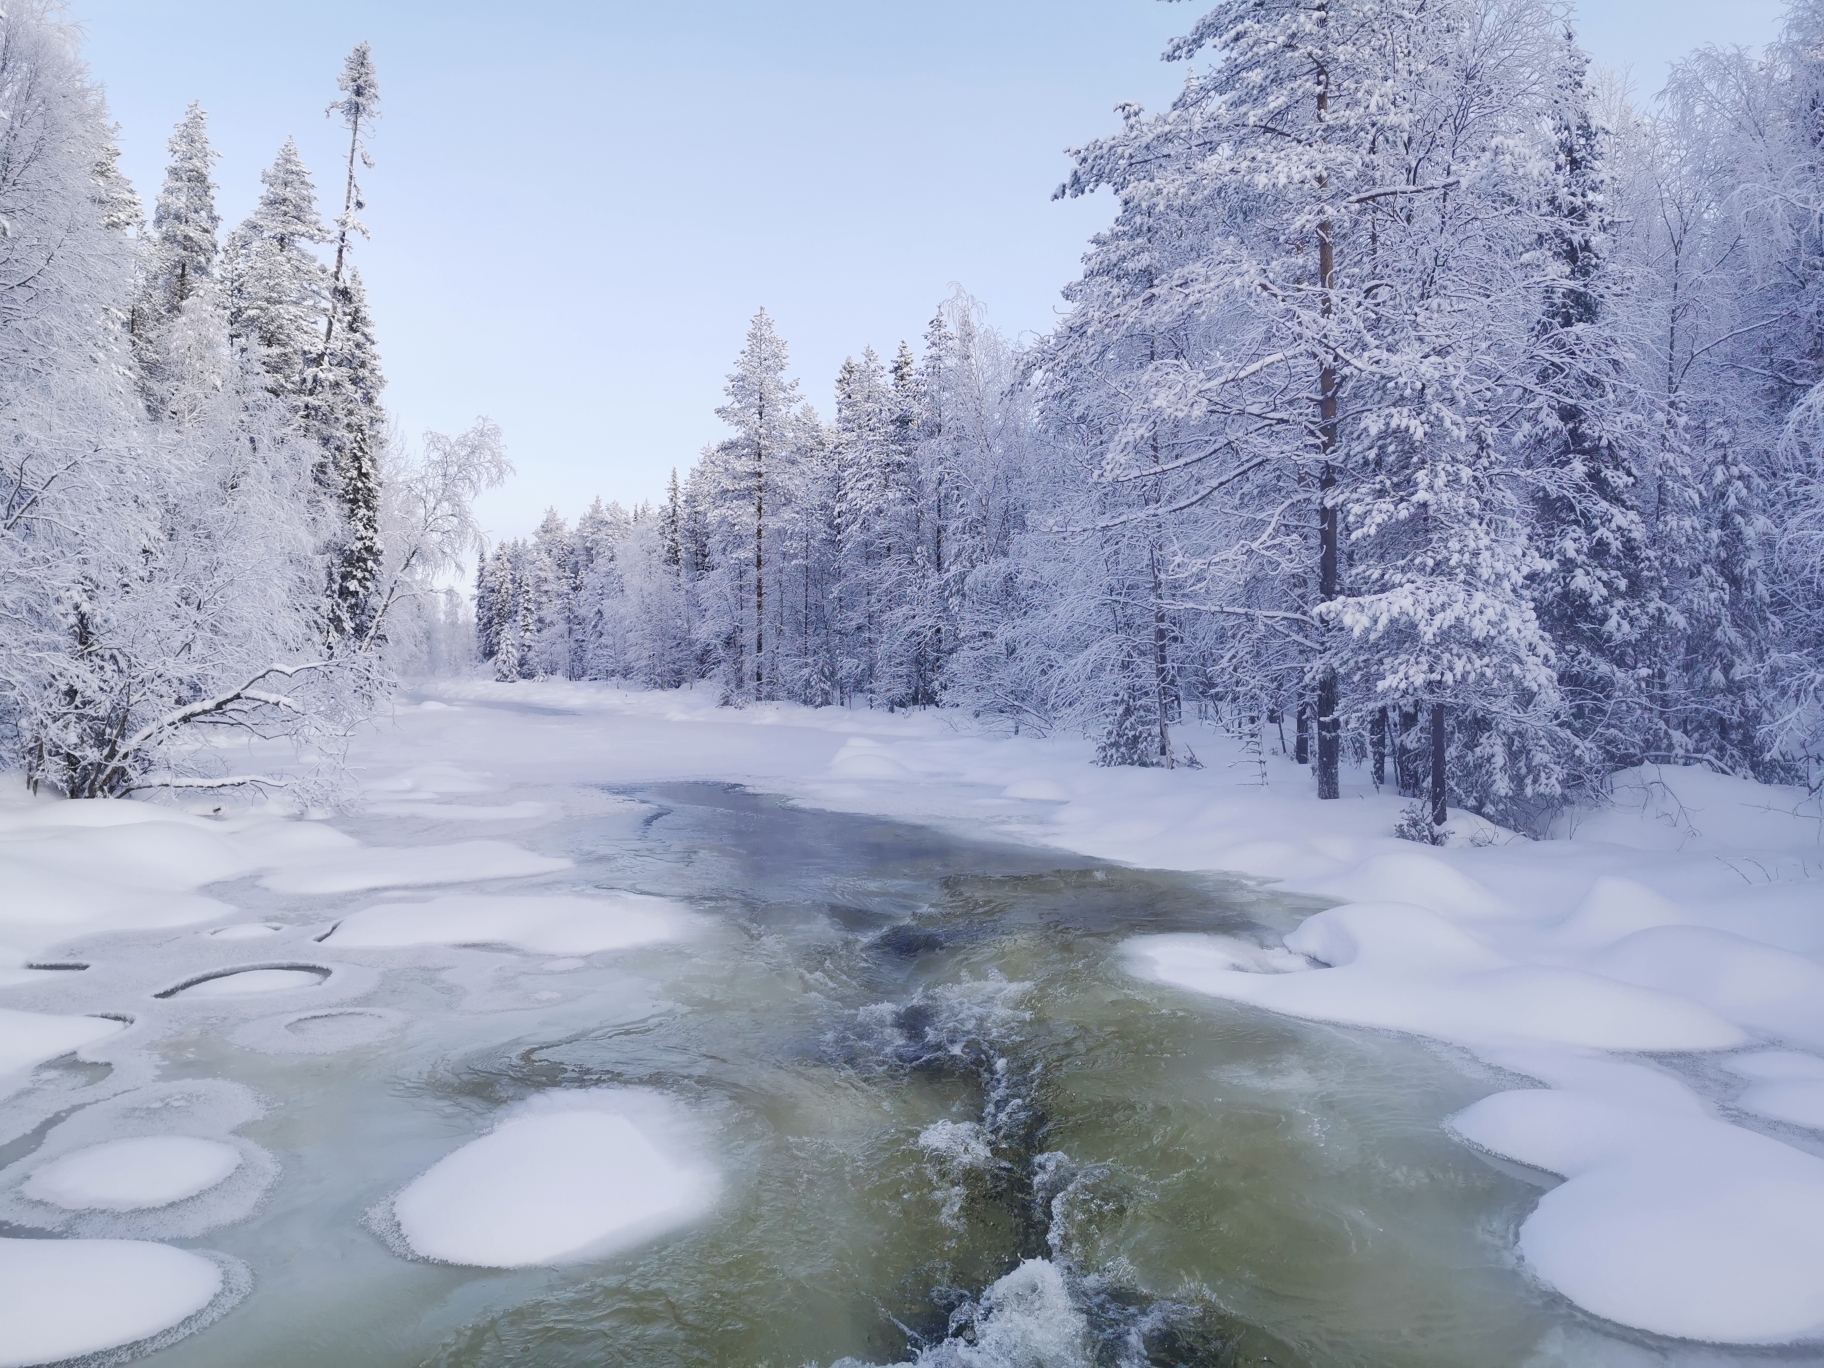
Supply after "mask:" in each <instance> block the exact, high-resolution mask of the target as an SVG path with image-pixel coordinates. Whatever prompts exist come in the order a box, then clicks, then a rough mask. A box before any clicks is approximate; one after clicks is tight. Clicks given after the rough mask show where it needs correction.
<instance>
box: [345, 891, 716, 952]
mask: <svg viewBox="0 0 1824 1368" xmlns="http://www.w3.org/2000/svg"><path fill="white" fill-rule="evenodd" d="M686 926H687V914H686V913H685V911H684V908H683V906H682V905H681V904H679V903H676V902H674V901H672V900H671V899H670V898H654V897H647V896H644V895H642V894H638V893H614V894H609V895H607V896H597V897H587V898H579V897H565V896H558V895H553V896H551V897H490V896H488V895H486V894H453V895H451V896H449V897H444V898H433V899H431V900H430V901H429V902H418V903H383V904H381V905H380V906H378V907H369V908H367V909H365V910H364V911H360V912H355V913H352V914H351V915H349V916H347V917H344V918H343V919H342V921H341V923H340V925H338V926H337V927H336V929H335V930H334V931H333V932H332V933H331V934H330V935H329V936H327V937H325V940H326V941H327V942H329V943H331V944H334V945H336V946H337V947H343V946H349V947H356V948H363V949H365V948H382V947H386V948H391V947H396V946H409V945H511V946H513V947H515V948H517V949H520V950H525V951H529V952H531V953H533V954H542V955H588V954H593V953H595V952H596V951H599V950H622V949H626V948H628V947H629V946H635V945H648V944H651V943H653V942H656V941H668V940H677V939H679V938H680V937H682V936H683V935H684V933H685V929H686Z"/></svg>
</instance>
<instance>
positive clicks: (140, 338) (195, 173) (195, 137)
mask: <svg viewBox="0 0 1824 1368" xmlns="http://www.w3.org/2000/svg"><path fill="white" fill-rule="evenodd" d="M167 146H168V148H169V150H170V153H171V162H170V164H169V166H167V168H166V170H165V183H164V187H163V188H162V189H161V190H160V191H159V195H158V201H157V203H156V205H155V206H154V208H153V211H152V239H151V241H150V243H148V244H147V245H146V247H145V249H144V252H143V256H142V260H143V262H144V266H143V270H144V277H145V278H144V281H143V283H142V286H141V289H140V292H139V297H138V299H137V301H136V302H135V304H134V308H133V314H132V322H131V325H130V332H131V334H132V342H133V354H134V359H135V361H136V362H137V363H138V366H139V371H140V383H141V386H142V388H143V389H144V390H145V394H146V401H147V404H148V406H149V407H150V408H151V410H152V411H153V412H154V413H155V414H156V413H159V412H160V411H162V410H163V408H164V407H165V403H166V400H165V398H164V395H163V393H162V391H164V390H166V389H168V388H169V387H170V385H171V384H172V383H174V382H173V381H172V380H171V378H170V377H168V376H166V375H165V374H164V373H163V372H164V369H165V367H164V352H165V350H166V348H167V346H168V343H169V339H168V337H167V335H166V333H167V329H168V328H169V327H170V325H171V323H172V321H173V320H174V319H175V318H176V317H177V316H178V315H179V314H180V313H181V312H182V311H183V308H184V304H185V302H186V301H187V300H189V299H190V298H191V297H192V296H193V295H195V294H196V293H198V292H199V291H201V290H204V289H206V288H208V287H209V286H210V285H212V284H213V282H214V277H215V265H216V258H217V256H218V255H219V250H220V249H219V246H218V244H217V242H216V230H217V229H218V228H220V227H221V221H222V220H221V215H220V214H218V213H217V212H216V208H215V182H214V180H213V178H212V170H211V168H212V167H213V165H214V162H215V160H216V156H217V153H216V151H215V149H214V148H212V147H211V146H210V145H209V127H208V116H207V115H205V114H204V113H203V108H202V106H201V105H200V104H192V105H191V106H190V108H189V111H188V112H187V113H186V114H185V115H184V118H183V121H182V122H180V123H179V124H178V126H177V128H176V130H175V131H173V133H172V134H171V139H170V142H169V143H168V144H167Z"/></svg>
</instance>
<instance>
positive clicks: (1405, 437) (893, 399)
mask: <svg viewBox="0 0 1824 1368" xmlns="http://www.w3.org/2000/svg"><path fill="white" fill-rule="evenodd" d="M1165 56H1166V59H1167V60H1169V61H1174V62H1179V63H1182V64H1184V66H1185V68H1186V75H1185V83H1184V87H1183V92H1182V94H1180V95H1179V96H1178V98H1177V99H1176V100H1175V101H1174V102H1173V103H1172V105H1171V107H1170V108H1169V109H1166V110H1164V111H1163V112H1160V113H1147V112H1144V111H1142V110H1141V109H1139V108H1138V107H1135V106H1126V107H1124V108H1123V110H1122V116H1123V124H1122V127H1121V129H1120V131H1119V132H1117V133H1115V134H1113V135H1111V136H1109V137H1106V138H1102V139H1100V140H1098V141H1096V142H1093V143H1090V144H1089V145H1087V146H1085V147H1082V148H1080V149H1078V150H1076V151H1075V152H1074V154H1073V156H1074V160H1075V170H1074V171H1073V172H1072V174H1071V176H1070V179H1069V181H1068V182H1067V183H1066V184H1065V185H1064V186H1062V187H1060V189H1059V192H1058V193H1059V194H1060V195H1083V194H1088V193H1091V192H1093V191H1096V190H1099V189H1103V188H1106V189H1108V190H1110V191H1112V193H1113V197H1114V200H1115V203H1116V204H1117V205H1118V212H1117V214H1116V215H1115V218H1114V221H1113V223H1112V225H1111V226H1110V227H1109V228H1108V229H1107V230H1106V231H1105V232H1103V233H1101V234H1099V235H1098V236H1097V237H1096V238H1095V239H1094V240H1093V242H1092V243H1091V245H1090V249H1089V251H1088V253H1087V255H1086V256H1085V258H1084V266H1083V273H1082V275H1081V276H1080V277H1079V278H1078V279H1077V280H1076V281H1074V282H1072V283H1071V284H1070V285H1069V286H1068V287H1067V288H1066V289H1065V297H1066V299H1067V300H1068V301H1069V304H1070V309H1069V312H1068V315H1067V316H1066V317H1065V318H1064V319H1063V321H1062V322H1061V323H1060V324H1059V326H1058V327H1057V328H1056V330H1055V331H1054V332H1053V333H1052V334H1051V335H1050V336H1048V337H1046V338H1044V339H1043V340H1041V341H1039V342H1037V343H1036V344H1034V345H1032V346H1031V347H1029V348H1025V349H1018V348H1014V347H1012V346H1010V345H1009V344H1008V342H1007V341H1005V340H1004V339H1003V338H1001V337H1000V336H998V335H997V334H995V333H994V332H993V331H992V330H991V329H990V328H989V327H987V326H986V324H985V322H984V319H983V316H982V313H981V311H980V309H979V308H978V307H977V305H976V304H975V303H974V302H973V301H971V300H969V299H968V298H965V297H962V296H960V295H959V296H958V297H956V298H953V299H951V300H949V301H948V302H946V303H945V304H944V305H943V306H942V308H941V309H940V310H939V311H938V314H937V317H936V319H935V320H934V321H933V322H932V323H931V325H930V327H929V329H928V331H927V332H926V333H925V336H924V339H923V344H922V347H921V348H919V349H918V350H916V351H915V350H914V349H913V348H911V347H908V346H907V345H905V344H903V343H902V344H901V345H900V347H899V348H898V350H897V352H896V353H894V355H893V356H892V358H891V359H890V360H883V359H882V358H881V357H880V356H878V355H876V354H875V352H873V351H872V350H864V351H863V352H862V353H861V354H860V356H859V357H858V358H856V359H852V360H850V361H848V362H847V363H845V364H844V366H843V368H842V371H841V374H840V375H839V376H838V377H837V381H836V411H835V414H834V417H833V420H832V421H825V420H824V419H822V418H821V417H820V416H819V415H817V414H815V413H814V412H812V411H811V410H810V409H809V407H808V406H807V405H805V404H804V403H803V402H802V401H801V400H800V397H799V395H798V394H797V392H796V389H795V385H794V383H793V382H791V381H790V380H788V378H787V376H788V364H787V354H786V347H785V344H784V343H783V342H782V341H781V339H780V338H779V336H778V335H777V333H776V332H775V330H774V327H773V324H772V322H771V321H770V320H769V318H768V317H767V315H766V314H765V313H762V314H760V315H759V316H758V317H756V318H755V319H754V320H753V323H752V326H751V328H750V330H749V333H748V337H747V344H746V346H745V348H744V349H743V351H742V352H741V355H740V356H739V358H738V359H737V361H736V363H735V369H734V371H733V373H732V374H731V375H730V376H729V380H728V387H727V403H726V405H725V406H723V407H722V408H721V409H719V410H718V413H719V415H720V416H721V418H722V419H723V420H724V421H725V422H726V423H727V425H728V427H729V429H730V431H731V434H732V435H731V436H730V437H729V438H728V439H727V440H726V441H723V442H721V443H719V444H717V445H715V446H713V447H711V448H709V449H707V450H706V451H704V452H703V454H702V457H701V459H700V460H699V461H698V463H697V464H696V466H695V467H694V468H693V469H692V470H691V471H690V472H689V474H688V475H687V476H686V477H685V478H684V479H683V480H681V481H680V480H678V479H677V478H676V477H675V476H674V478H673V482H672V486H671V489H670V491H669V494H668V495H667V497H666V499H665V501H664V502H663V503H662V504H661V505H659V506H657V507H648V506H641V507H639V508H636V509H631V510H629V509H624V508H622V507H620V506H619V505H609V506H606V507H604V506H602V505H601V504H600V503H599V502H598V503H597V504H596V505H595V506H594V507H593V508H591V509H590V510H589V511H588V512H587V513H585V514H584V515H583V516H581V517H580V518H578V519H577V521H576V522H575V524H574V525H573V526H572V525H570V524H568V523H567V522H566V521H565V520H564V519H562V518H560V517H558V516H557V514H556V513H555V512H554V513H552V514H551V515H549V516H548V517H547V518H546V520H545V522H544V525H543V526H541V527H540V528H539V529H538V532H537V534H536V535H535V536H534V537H532V538H531V539H530V540H528V541H513V542H509V543H507V544H505V545H502V546H499V547H497V548H495V549H494V550H493V552H492V553H491V554H490V555H489V556H488V557H487V558H486V560H485V561H484V563H483V564H482V566H481V569H480V574H479V579H478V585H477V594H478V597H477V604H476V613H477V626H478V633H479V644H480V649H481V654H482V656H483V658H484V659H486V660H489V661H491V662H493V667H494V670H495V673H496V676H497V677H498V678H500V679H503V680H511V679H526V678H537V677H540V676H563V677H569V678H586V679H616V680H626V681H631V682H634V683H637V684H640V685H644V686H647V687H650V688H673V687H677V686H680V685H684V684H688V683H691V682H692V681H697V680H714V681H716V682H717V686H718V687H719V689H720V691H721V696H722V698H723V699H724V701H725V702H727V703H729V704H736V705H738V704H742V703H747V702H752V701H756V700H772V699H780V700H792V701H795V702H798V703H803V704H808V705H813V706H825V705H845V704H846V705H854V704H863V705H866V706H872V707H884V708H915V707H933V706H942V707H948V708H955V709H958V710H961V711H962V712H965V713H967V714H968V715H970V716H972V717H974V718H978V719H982V720H984V721H986V722H988V723H990V724H995V725H1000V726H1005V727H1007V728H1010V729H1018V728H1027V729H1033V730H1040V731H1055V730H1060V729H1062V730H1072V731H1078V732H1082V733H1085V734H1087V735H1088V736H1089V737H1091V738H1093V739H1094V741H1095V743H1096V748H1097V750H1096V753H1097V755H1098V757H1099V759H1100V761H1101V762H1102V763H1104V764H1108V765H1154V766H1173V765H1178V764H1184V763H1187V762H1194V757H1193V756H1192V755H1191V754H1190V753H1189V751H1188V750H1186V749H1185V748H1184V745H1183V738H1182V736H1180V735H1175V734H1174V731H1173V726H1174V724H1176V723H1178V722H1179V721H1180V720H1182V719H1184V718H1185V717H1186V716H1187V714H1189V715H1192V716H1196V717H1199V718H1201V719H1203V720H1205V721H1207V722H1214V723H1216V724H1218V725H1221V726H1224V727H1228V728H1231V729H1234V730H1235V731H1236V732H1237V733H1238V734H1240V735H1242V736H1244V737H1246V738H1249V739H1250V744H1259V743H1260V738H1261V737H1262V736H1263V735H1264V736H1267V737H1269V738H1272V740H1273V741H1274V742H1275V743H1276V742H1277V739H1278V737H1280V736H1282V735H1284V736H1286V737H1287V738H1288V739H1287V746H1288V748H1289V749H1292V750H1294V751H1295V752H1296V756H1297V759H1298V760H1299V761H1300V762H1301V763H1308V764H1310V765H1311V766H1312V767H1313V769H1314V772H1315V778H1316V785H1317V791H1318V793H1319V795H1320V796H1322V797H1326V798H1334V797H1336V796H1337V793H1338V786H1339V769H1340V768H1341V767H1342V766H1344V765H1346V764H1355V765H1368V766H1371V767H1372V772H1373V776H1374V778H1375V779H1376V780H1377V781H1379V782H1385V783H1388V784H1390V785H1397V786H1398V787H1399V789H1400V790H1401V791H1403V792H1406V793H1409V794H1413V795H1421V794H1423V795H1425V796H1427V797H1428V798H1429V799H1430V802H1429V803H1428V804H1427V805H1425V806H1424V807H1423V808H1419V809H1415V813H1416V819H1417V820H1419V821H1420V824H1421V829H1420V830H1419V831H1418V832H1417V834H1418V835H1419V836H1420V837H1421V839H1423V838H1424V837H1425V835H1426V832H1425V831H1424V830H1423V829H1422V827H1423V823H1424V822H1429V823H1431V824H1432V826H1433V827H1435V826H1437V825H1439V824H1441V821H1442V814H1443V804H1444V802H1445V801H1446V799H1448V801H1450V802H1454V803H1458V804H1460V805H1463V806H1465V807H1469V808H1472V809H1475V810H1477V811H1480V812H1483V813H1486V814H1489V815H1491V816H1494V817H1496V818H1498V819H1501V820H1504V821H1507V822H1510V823H1515V824H1518V825H1521V826H1523V827H1525V826H1532V825H1536V824H1537V823H1538V822H1540V821H1541V820H1543V819H1544V818H1545V817H1546V816H1548V815H1549V814H1550V812H1551V811H1552V810H1554V809H1555V808H1556V807H1557V806H1559V805H1561V804H1562V803H1563V802H1565V801H1566V800H1567V799H1568V798H1570V797H1572V796H1575V795H1578V794H1580V793H1589V792H1592V791H1595V790H1599V789H1600V787H1601V785H1602V783H1603V780H1604V777H1605V776H1606V774H1608V773H1609V772H1611V771H1613V770H1614V769H1616V768H1618V767H1623V766H1628V765H1632V764H1637V763H1640V762H1643V761H1649V760H1652V761H1666V762H1671V763H1677V764H1691V763H1698V764H1705V765H1709V766H1712V767H1714V768H1716V769H1719V770H1722V771H1726V772H1728V773H1731V774H1740V775H1752V776H1755V777H1758V778H1762V779H1768V780H1781V781H1798V782H1805V783H1810V784H1814V785H1815V784H1816V783H1817V782H1818V781H1819V778H1820V773H1821V770H1820V753H1821V752H1824V712H1821V710H1820V694H1821V691H1824V384H1821V383H1820V382H1821V381H1824V114H1821V113H1820V111H1821V110H1824V3H1819V0H1801V2H1800V3H1798V4H1795V5H1794V6H1793V7H1792V9H1791V10H1790V11H1789V13H1788V16H1787V20H1786V26H1785V30H1784V34H1783V36H1782V38H1781V39H1780V40H1779V41H1778V42H1776V43H1775V44H1773V45H1772V46H1771V47H1770V48H1769V49H1768V51H1767V52H1766V53H1765V55H1764V56H1760V57H1756V56H1753V55H1751V54H1749V53H1747V52H1744V51H1741V50H1717V49H1710V50H1705V51H1702V52H1699V53H1696V54H1694V55H1693V56H1691V57H1690V58H1689V60H1687V61H1686V62H1684V63H1683V64H1682V65H1681V66H1680V67H1678V68H1677V70H1676V71H1675V73H1674V75H1673V77H1672V80H1671V83H1670V85H1669V87H1668V88H1667V90H1666V91H1665V93H1664V94H1663V96H1661V97H1660V98H1659V99H1657V100H1656V101H1654V102H1653V103H1652V104H1651V105H1650V106H1649V107H1647V108H1644V109H1643V108H1637V107H1635V106H1634V105H1632V104H1631V103H1630V102H1629V100H1628V98H1627V97H1626V95H1625V93H1624V92H1623V91H1621V90H1620V89H1618V88H1616V87H1615V86H1613V85H1610V84H1605V83H1603V82H1601V81H1598V80H1593V79H1592V77H1591V75H1590V72H1589V63H1588V60H1587V58H1586V57H1585V55H1584V53H1583V52H1582V51H1581V50H1580V49H1579V47H1578V45H1577V42H1576V39H1575V35H1574V34H1573V33H1572V32H1571V31H1569V30H1568V29H1567V28H1566V26H1565V24H1564V20H1563V15H1562V11H1561V8H1560V7H1559V6H1557V5H1554V4H1550V3H1546V2H1545V0H1427V3H1423V4H1421V3H1416V0H1227V3H1223V4H1220V5H1217V6H1216V7H1215V8H1214V9H1212V10H1210V11H1209V12H1208V13H1207V14H1205V15H1204V16H1203V18H1201V19H1200V20H1199V21H1198V22H1197V23H1196V24H1195V25H1194V26H1193V27H1192V28H1191V31H1190V32H1189V34H1188V35H1187V36H1185V37H1184V38H1181V39H1179V40H1178V41H1176V42H1175V43H1173V44H1172V46H1171V47H1170V49H1169V50H1168V51H1167V52H1166V54H1165Z"/></svg>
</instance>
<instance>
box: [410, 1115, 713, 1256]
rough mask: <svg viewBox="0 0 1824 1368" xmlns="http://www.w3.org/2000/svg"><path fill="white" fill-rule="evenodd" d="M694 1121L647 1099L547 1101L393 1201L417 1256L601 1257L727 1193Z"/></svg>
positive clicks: (436, 1167)
mask: <svg viewBox="0 0 1824 1368" xmlns="http://www.w3.org/2000/svg"><path fill="white" fill-rule="evenodd" d="M697 1150H698V1145H697V1143H696V1139H695V1135H694V1133H693V1128H692V1127H691V1126H690V1124H689V1121H688V1119H687V1118H686V1117H685V1116H684V1115H683V1114H682V1113H681V1112H680V1110H679V1109H678V1108H677V1107H676V1105H675V1104H673V1103H672V1102H671V1101H670V1100H669V1099H667V1098H665V1097H662V1096H660V1095H658V1094H655V1093H649V1092H643V1091H639V1090H636V1089H619V1088H605V1089H591V1090H589V1091H584V1092H570V1093H547V1094H545V1095H543V1096H541V1097H538V1098H535V1099H533V1100H532V1101H531V1102H529V1103H527V1104H525V1105H524V1106H522V1107H520V1108H518V1109H517V1110H516V1111H515V1112H514V1113H513V1114H511V1115H510V1116H508V1117H507V1119H506V1120H504V1121H502V1122H501V1123H500V1124H499V1125H498V1126H496V1127H495V1128H494V1129H493V1130H491V1131H489V1132H488V1133H487V1134H486V1135H484V1136H482V1137H481V1138H480V1139H479V1140H472V1141H470V1142H469V1143H468V1144H466V1145H464V1146H463V1147H462V1148H461V1149H459V1150H456V1151H455V1152H454V1153H452V1154H449V1155H446V1156H445V1157H444V1158H443V1159H441V1160H439V1161H438V1162H437V1163H435V1164H433V1165H432V1166H431V1167H430V1168H429V1169H427V1170H426V1171H425V1172H424V1173H422V1174H420V1175H419V1176H418V1177H417V1178H415V1179H413V1180H412V1182H411V1183H410V1184H408V1185H407V1186H406V1187H405V1189H404V1190H403V1191H401V1192H400V1193H399V1194H398V1195H397V1196H396V1197H394V1198H393V1200H392V1219H393V1222H394V1223H395V1224H396V1225H397V1228H398V1233H399V1235H400V1236H401V1237H402V1239H403V1241H404V1243H405V1244H406V1245H407V1246H408V1247H409V1248H410V1250H411V1251H412V1252H413V1253H415V1254H418V1255H420V1256H421V1257H423V1258H426V1259H434V1260H437V1261H438V1262H441V1263H453V1264H467V1265H471V1266H474V1267H479V1268H523V1267H527V1266H529V1265H534V1264H563V1263H574V1262H577V1261H579V1260H583V1259H590V1258H597V1257H600V1256H601V1255H604V1254H608V1253H612V1252H613V1251H615V1250H618V1249H625V1248H627V1247H629V1246H631V1245H635V1244H639V1243H641V1242H643V1241H645V1240H648V1239H651V1238H652V1237H653V1236H655V1235H659V1234H661V1233H663V1232H664V1231H667V1230H671V1229H674V1228H676V1227H677V1226H681V1225H684V1224H686V1223H688V1222H690V1221H692V1220H694V1219H696V1218H697V1217H698V1216H700V1215H702V1214H703V1213H704V1212H705V1211H707V1210H708V1209H709V1207H710V1205H711V1203H713V1202H714V1200H715V1197H716V1194H717V1192H718V1191H719V1189H720V1185H721V1180H720V1178H719V1176H718V1175H717V1174H716V1172H715V1171H714V1170H713V1169H712V1168H711V1167H710V1166H709V1165H708V1164H707V1163H705V1162H703V1161H702V1160H701V1159H699V1158H696V1157H695V1155H696V1152H697Z"/></svg>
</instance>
